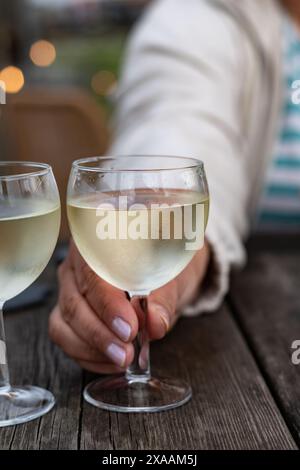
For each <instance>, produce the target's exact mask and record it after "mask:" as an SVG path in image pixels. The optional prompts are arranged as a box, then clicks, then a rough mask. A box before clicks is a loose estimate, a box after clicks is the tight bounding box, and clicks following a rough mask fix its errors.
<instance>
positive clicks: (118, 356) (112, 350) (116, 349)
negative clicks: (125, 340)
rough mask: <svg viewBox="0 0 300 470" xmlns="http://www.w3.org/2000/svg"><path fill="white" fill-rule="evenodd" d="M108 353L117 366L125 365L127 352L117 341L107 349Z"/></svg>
mask: <svg viewBox="0 0 300 470" xmlns="http://www.w3.org/2000/svg"><path fill="white" fill-rule="evenodd" d="M106 354H107V356H108V357H109V358H110V359H111V360H112V361H113V362H114V363H115V364H116V365H117V366H120V367H123V366H124V363H125V360H126V352H125V351H124V349H123V348H121V347H120V346H118V345H117V344H115V343H111V344H110V345H109V346H108V348H107V349H106Z"/></svg>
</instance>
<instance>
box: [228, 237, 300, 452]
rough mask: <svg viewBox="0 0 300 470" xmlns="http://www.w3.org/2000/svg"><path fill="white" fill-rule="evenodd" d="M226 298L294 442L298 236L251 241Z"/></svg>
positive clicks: (299, 387) (299, 369) (299, 334)
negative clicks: (244, 262) (243, 266)
mask: <svg viewBox="0 0 300 470" xmlns="http://www.w3.org/2000/svg"><path fill="white" fill-rule="evenodd" d="M268 240H269V241H268ZM231 303H232V305H233V307H234V310H235V315H236V318H237V321H238V323H239V324H240V326H241V328H242V329H243V331H244V334H245V336H246V337H247V341H248V342H249V345H250V347H251V349H252V350H253V352H254V354H255V356H256V358H257V361H258V363H259V365H260V368H261V370H262V371H263V374H264V376H265V378H266V380H267V382H268V384H269V387H270V388H271V390H272V393H273V394H274V396H275V399H276V401H277V403H278V405H279V407H280V408H281V410H282V413H283V415H284V418H285V420H286V422H287V424H288V426H289V428H290V430H291V432H292V434H293V436H294V438H295V440H296V442H297V443H298V445H300V365H298V366H297V365H293V364H292V362H291V354H292V350H291V344H292V342H293V341H294V340H295V339H300V250H299V236H298V237H297V238H295V237H291V238H289V237H286V238H285V237H280V238H276V237H275V238H274V237H273V240H272V243H270V239H268V238H265V239H264V238H262V239H254V240H253V241H251V242H250V244H249V263H248V266H247V268H246V269H245V270H244V271H243V272H242V273H240V274H236V275H235V276H234V277H233V283H232V291H231Z"/></svg>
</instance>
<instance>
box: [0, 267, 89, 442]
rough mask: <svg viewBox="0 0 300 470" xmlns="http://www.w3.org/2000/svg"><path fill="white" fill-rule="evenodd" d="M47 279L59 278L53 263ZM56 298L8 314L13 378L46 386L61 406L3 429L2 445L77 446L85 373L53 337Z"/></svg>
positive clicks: (0, 430) (46, 275) (7, 325)
mask: <svg viewBox="0 0 300 470" xmlns="http://www.w3.org/2000/svg"><path fill="white" fill-rule="evenodd" d="M43 282H51V283H54V282H55V273H54V267H53V266H51V267H49V268H48V269H47V270H46V272H45V274H44V275H43ZM54 297H55V293H54V294H53V296H52V299H49V303H48V304H47V305H44V306H41V307H37V308H33V309H28V310H24V311H22V312H15V313H11V312H10V313H8V314H7V315H6V316H5V324H6V335H7V339H8V356H9V365H10V371H11V382H12V383H13V384H26V383H27V384H33V385H40V386H41V387H46V388H48V389H49V390H51V391H52V392H53V393H54V395H55V397H56V398H57V405H56V406H55V408H54V409H53V410H52V411H51V412H50V413H48V414H47V415H45V416H44V417H42V418H41V419H37V420H35V421H31V422H29V423H26V424H22V425H18V426H14V427H7V428H0V449H77V445H78V434H79V416H80V403H81V389H82V372H81V370H80V368H79V367H77V366H76V365H75V364H74V363H73V362H72V361H71V360H70V359H67V358H66V357H65V356H64V355H63V354H62V353H61V352H60V351H59V350H58V349H57V348H56V347H54V346H53V345H52V344H51V343H50V341H49V339H48V332H47V328H48V326H47V323H48V321H47V319H48V313H49V311H50V309H51V306H52V305H53V304H54V300H55V299H54Z"/></svg>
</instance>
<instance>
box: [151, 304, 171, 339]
mask: <svg viewBox="0 0 300 470" xmlns="http://www.w3.org/2000/svg"><path fill="white" fill-rule="evenodd" d="M151 308H152V309H153V310H154V311H155V312H156V313H157V314H158V315H159V316H160V319H161V321H162V323H163V325H164V328H165V330H166V333H167V332H168V331H169V328H170V315H169V312H168V311H167V310H166V309H165V308H164V307H163V306H162V305H158V304H152V305H151Z"/></svg>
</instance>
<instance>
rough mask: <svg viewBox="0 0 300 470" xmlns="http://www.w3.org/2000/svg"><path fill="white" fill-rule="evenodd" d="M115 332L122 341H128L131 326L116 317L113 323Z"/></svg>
mask: <svg viewBox="0 0 300 470" xmlns="http://www.w3.org/2000/svg"><path fill="white" fill-rule="evenodd" d="M112 329H113V331H114V332H115V333H116V334H117V335H118V336H119V338H120V339H121V340H122V341H128V340H129V338H130V335H131V326H130V325H129V323H127V322H126V321H125V320H123V319H122V318H120V317H116V318H115V319H114V321H113V322H112Z"/></svg>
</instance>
